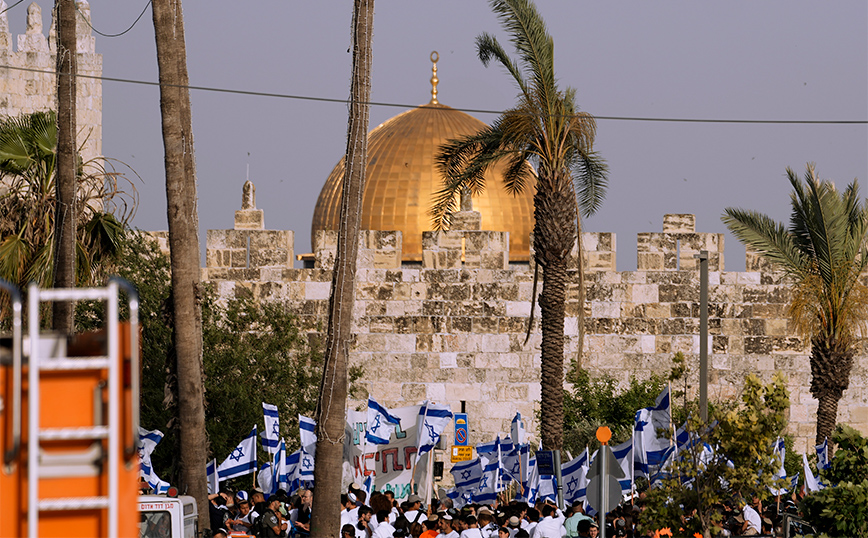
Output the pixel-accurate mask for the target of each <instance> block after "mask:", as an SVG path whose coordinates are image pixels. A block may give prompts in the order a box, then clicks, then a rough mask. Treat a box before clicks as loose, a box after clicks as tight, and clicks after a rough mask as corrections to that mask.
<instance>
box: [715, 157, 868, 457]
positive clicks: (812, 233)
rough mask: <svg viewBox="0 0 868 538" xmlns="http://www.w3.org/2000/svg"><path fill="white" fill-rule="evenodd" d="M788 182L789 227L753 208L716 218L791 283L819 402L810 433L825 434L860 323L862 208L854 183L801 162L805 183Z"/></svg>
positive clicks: (866, 214) (866, 297)
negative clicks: (842, 185) (840, 182)
mask: <svg viewBox="0 0 868 538" xmlns="http://www.w3.org/2000/svg"><path fill="white" fill-rule="evenodd" d="M787 177H788V178H789V180H790V184H791V185H792V187H793V192H792V194H791V196H790V198H791V205H792V213H791V216H790V226H789V228H787V227H785V226H784V225H783V224H782V223H778V222H775V221H774V220H772V219H771V218H770V217H768V216H766V215H763V214H761V213H758V212H756V211H748V210H744V209H738V208H726V210H725V214H724V216H723V222H724V223H725V224H726V226H727V227H728V228H729V229H730V231H732V233H733V234H735V236H736V237H737V238H738V239H739V240H740V241H741V242H742V243H744V244H745V245H746V246H748V247H749V248H751V249H753V250H755V251H757V252H758V253H759V254H760V255H761V256H762V257H763V258H764V259H766V260H768V261H769V262H771V263H772V264H773V265H774V266H775V267H777V268H778V269H780V270H782V271H784V272H785V273H786V275H787V276H788V277H789V279H790V281H791V283H792V297H791V300H790V306H789V318H790V320H791V321H792V323H793V326H794V327H795V328H796V329H797V330H798V331H799V332H801V333H802V334H803V335H804V336H806V337H808V338H810V341H811V357H810V360H811V394H812V395H813V396H814V398H816V399H817V400H818V401H819V407H818V409H817V437H816V442H817V444H820V443H822V442H823V440H824V439H826V438H827V437H829V436H830V435H831V434H832V429H833V428H834V427H835V423H836V420H837V415H838V402H839V401H840V400H841V397H842V396H843V394H844V391H845V390H846V389H847V387H848V386H849V384H850V372H851V370H852V369H853V359H854V356H855V354H856V345H857V342H858V338H857V333H858V331H859V329H862V328H864V324H865V307H866V305H868V287H866V286H865V284H864V283H863V281H861V280H860V274H861V273H862V271H864V270H865V267H866V263H868V250H866V248H865V241H866V233H868V207H866V205H865V204H864V202H863V201H862V200H861V199H860V198H859V193H858V184H857V183H856V181H855V180H854V181H853V182H852V183H850V185H848V186H847V188H846V189H844V191H839V190H838V189H837V188H836V187H835V184H834V183H832V182H831V181H828V180H822V181H821V180H820V178H819V176H818V175H817V173H816V171H815V170H814V165H813V164H808V169H807V172H806V173H805V179H804V182H803V181H801V180H799V178H798V176H796V174H795V172H793V171H792V170H791V169H789V168H788V169H787Z"/></svg>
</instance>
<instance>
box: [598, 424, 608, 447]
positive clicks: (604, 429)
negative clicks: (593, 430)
mask: <svg viewBox="0 0 868 538" xmlns="http://www.w3.org/2000/svg"><path fill="white" fill-rule="evenodd" d="M611 438H612V430H610V429H609V427H608V426H600V427H599V428H597V441H599V442H601V443H603V444H604V445H605V444H606V443H608V442H609V439H611Z"/></svg>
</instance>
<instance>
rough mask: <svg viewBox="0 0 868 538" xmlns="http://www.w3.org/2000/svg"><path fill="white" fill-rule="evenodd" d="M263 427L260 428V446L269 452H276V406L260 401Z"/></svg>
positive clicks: (277, 435) (277, 443)
mask: <svg viewBox="0 0 868 538" xmlns="http://www.w3.org/2000/svg"><path fill="white" fill-rule="evenodd" d="M262 414H263V415H264V417H265V428H264V429H263V430H262V446H263V447H264V448H265V450H266V451H267V452H268V453H269V454H276V453H277V449H278V446H279V445H280V419H279V418H278V414H277V406H276V405H272V404H268V403H265V402H262Z"/></svg>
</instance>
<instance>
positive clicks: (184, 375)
mask: <svg viewBox="0 0 868 538" xmlns="http://www.w3.org/2000/svg"><path fill="white" fill-rule="evenodd" d="M153 10H154V32H155V34H156V41H157V66H158V68H159V71H160V111H161V113H162V121H163V145H164V147H165V166H166V202H167V209H168V220H169V248H170V249H171V252H170V256H171V264H172V301H173V306H174V324H175V327H174V330H175V334H174V337H175V349H176V354H177V378H178V420H179V423H180V443H181V453H180V454H179V456H180V463H181V483H180V488H179V489H180V490H181V491H182V492H185V493H186V494H187V495H192V496H193V497H195V498H196V503H197V504H198V506H199V528H200V529H205V528H208V527H210V523H209V518H208V490H207V482H206V476H205V466H206V464H207V454H208V439H207V437H206V434H205V401H204V392H205V391H204V372H203V368H202V311H201V305H200V303H199V276H200V273H199V271H200V268H199V265H200V264H199V215H198V210H197V207H196V202H197V198H196V164H195V161H194V158H193V120H192V114H191V110H190V91H189V90H188V89H187V87H186V86H187V85H188V84H189V79H188V77H187V50H186V45H185V43H184V15H183V10H182V7H181V0H153ZM212 530H214V529H212Z"/></svg>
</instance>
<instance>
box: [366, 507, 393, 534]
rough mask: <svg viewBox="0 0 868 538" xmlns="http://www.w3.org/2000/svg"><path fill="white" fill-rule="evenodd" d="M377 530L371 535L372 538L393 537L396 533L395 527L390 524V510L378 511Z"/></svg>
mask: <svg viewBox="0 0 868 538" xmlns="http://www.w3.org/2000/svg"><path fill="white" fill-rule="evenodd" d="M377 522H378V524H377V530H375V531H374V534H372V535H371V538H392V536H393V535H394V534H395V527H393V526H391V525H390V524H389V511H388V510H380V511H379V512H377Z"/></svg>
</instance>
